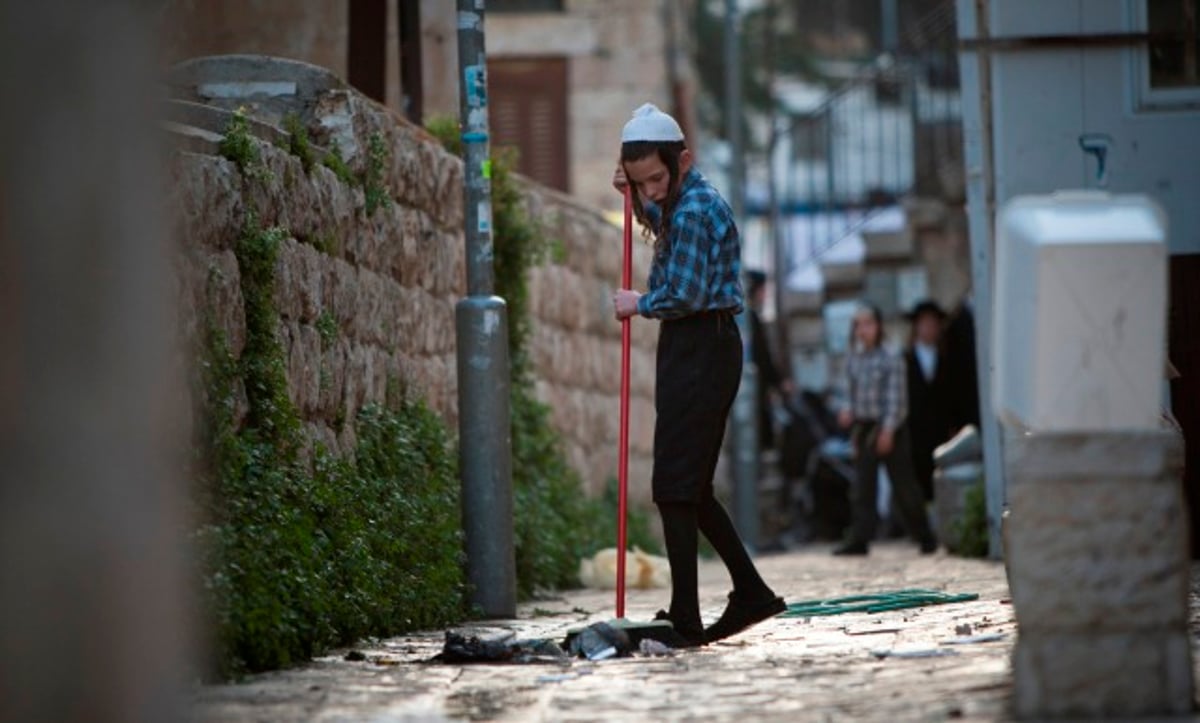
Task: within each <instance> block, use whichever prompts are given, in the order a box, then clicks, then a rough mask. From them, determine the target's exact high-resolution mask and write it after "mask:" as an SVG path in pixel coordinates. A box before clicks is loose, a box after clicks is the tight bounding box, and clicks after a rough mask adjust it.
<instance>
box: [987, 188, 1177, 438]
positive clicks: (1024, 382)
mask: <svg viewBox="0 0 1200 723" xmlns="http://www.w3.org/2000/svg"><path fill="white" fill-rule="evenodd" d="M996 226H997V229H996V293H995V306H994V308H995V316H994V320H995V335H994V347H993V361H994V362H995V375H994V383H995V384H994V387H993V391H994V397H995V399H994V405H995V409H996V413H997V415H999V417H1000V419H1001V420H1002V421H1004V422H1005V423H1006V424H1012V425H1016V426H1018V427H1023V428H1025V429H1028V430H1031V431H1035V432H1059V431H1099V430H1108V431H1112V430H1134V429H1152V428H1154V427H1156V426H1157V424H1158V420H1159V415H1160V412H1161V409H1160V402H1161V399H1162V378H1163V368H1164V364H1165V359H1164V355H1165V348H1166V344H1165V333H1166V322H1167V222H1166V217H1165V216H1164V214H1163V212H1162V210H1161V209H1160V208H1159V206H1158V205H1157V204H1156V203H1154V201H1152V200H1150V199H1149V198H1146V197H1144V196H1113V195H1109V194H1107V193H1103V192H1094V191H1063V192H1058V193H1055V194H1052V195H1048V196H1023V197H1018V198H1014V199H1012V200H1011V201H1009V202H1008V203H1006V204H1005V205H1004V208H1003V209H1002V211H1001V213H1000V216H999V219H998V220H997V223H996Z"/></svg>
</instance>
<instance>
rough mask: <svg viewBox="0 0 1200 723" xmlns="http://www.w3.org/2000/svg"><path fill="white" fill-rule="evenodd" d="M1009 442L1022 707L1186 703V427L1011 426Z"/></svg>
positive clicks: (1096, 711)
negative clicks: (1046, 429) (1040, 430)
mask: <svg viewBox="0 0 1200 723" xmlns="http://www.w3.org/2000/svg"><path fill="white" fill-rule="evenodd" d="M1006 455H1007V456H1006V462H1007V464H1008V479H1009V509H1010V511H1011V515H1010V517H1009V519H1008V522H1007V524H1006V528H1005V550H1006V553H1007V561H1008V566H1009V584H1010V586H1011V589H1012V599H1013V604H1014V606H1015V609H1016V614H1017V626H1018V630H1019V631H1020V636H1019V638H1018V640H1017V644H1016V648H1015V651H1014V654H1013V674H1014V676H1015V681H1014V683H1015V688H1016V711H1017V714H1018V715H1021V716H1073V717H1081V718H1098V717H1106V716H1107V717H1130V716H1142V715H1163V714H1179V713H1186V712H1189V711H1190V710H1191V709H1192V660H1191V647H1190V640H1189V636H1188V627H1187V620H1188V587H1189V585H1188V547H1187V540H1188V530H1187V524H1188V522H1187V513H1186V507H1185V505H1184V500H1183V490H1182V486H1181V475H1182V469H1183V440H1182V438H1181V437H1180V436H1179V435H1178V433H1176V432H1175V431H1174V430H1171V429H1166V428H1164V429H1163V430H1158V431H1145V432H1114V433H1090V434H1072V433H1057V434H1024V435H1016V434H1014V435H1010V436H1009V438H1008V445H1007V449H1006Z"/></svg>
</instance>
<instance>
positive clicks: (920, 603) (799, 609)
mask: <svg viewBox="0 0 1200 723" xmlns="http://www.w3.org/2000/svg"><path fill="white" fill-rule="evenodd" d="M978 599H979V595H978V594H976V593H962V594H959V595H952V594H949V593H944V592H937V591H934V590H897V591H895V592H881V593H875V594H873V595H850V596H848V597H839V598H832V599H829V600H806V601H804V602H795V603H792V604H791V605H788V606H787V611H786V612H784V613H781V614H780V616H779V617H782V618H808V617H815V616H818V615H841V614H842V613H881V612H886V611H888V610H903V609H905V608H919V607H925V606H926V605H945V604H946V603H957V602H969V601H971V600H978Z"/></svg>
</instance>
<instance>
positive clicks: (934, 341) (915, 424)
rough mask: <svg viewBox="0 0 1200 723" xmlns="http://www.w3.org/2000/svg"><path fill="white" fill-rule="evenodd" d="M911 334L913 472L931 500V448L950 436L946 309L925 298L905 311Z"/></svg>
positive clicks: (907, 357) (908, 358)
mask: <svg viewBox="0 0 1200 723" xmlns="http://www.w3.org/2000/svg"><path fill="white" fill-rule="evenodd" d="M907 317H908V319H909V321H910V322H911V323H912V335H911V337H910V338H909V344H908V348H907V349H906V350H905V354H904V356H905V365H906V366H907V367H908V428H909V438H910V439H911V440H912V456H913V471H914V472H915V473H916V477H917V482H918V483H919V484H920V486H921V489H922V491H923V492H924V493H925V499H926V500H932V499H933V450H935V449H937V447H938V445H940V444H941V443H942V442H945V441H946V440H947V439H949V438H950V436H951V435H952V430H951V428H950V427H951V422H950V405H951V398H950V396H951V394H950V386H949V383H948V382H949V372H950V369H949V366H948V365H947V363H946V355H945V353H944V351H943V349H942V325H943V324H944V323H945V320H946V312H945V311H943V310H942V307H940V306H938V303H937V302H936V301H932V300H929V299H926V300H925V301H922V302H920V303H918V304H917V305H916V306H914V307H913V309H912V311H911V312H909V313H908V314H907Z"/></svg>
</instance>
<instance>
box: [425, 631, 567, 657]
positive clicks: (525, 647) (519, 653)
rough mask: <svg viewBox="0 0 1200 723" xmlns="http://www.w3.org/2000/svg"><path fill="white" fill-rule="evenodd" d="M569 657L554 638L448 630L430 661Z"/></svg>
mask: <svg viewBox="0 0 1200 723" xmlns="http://www.w3.org/2000/svg"><path fill="white" fill-rule="evenodd" d="M566 659H567V653H566V652H565V651H563V649H562V648H561V647H559V645H558V643H556V642H554V641H553V640H545V639H533V640H516V639H514V638H513V636H512V635H511V634H509V635H506V636H502V637H499V638H481V637H479V636H478V635H468V634H464V633H460V632H458V631H455V630H447V631H446V642H445V643H444V644H443V646H442V652H441V653H439V654H438V655H436V656H434V657H433V659H432V660H431V661H430V662H434V663H458V664H463V663H545V662H558V661H562V660H566Z"/></svg>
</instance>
